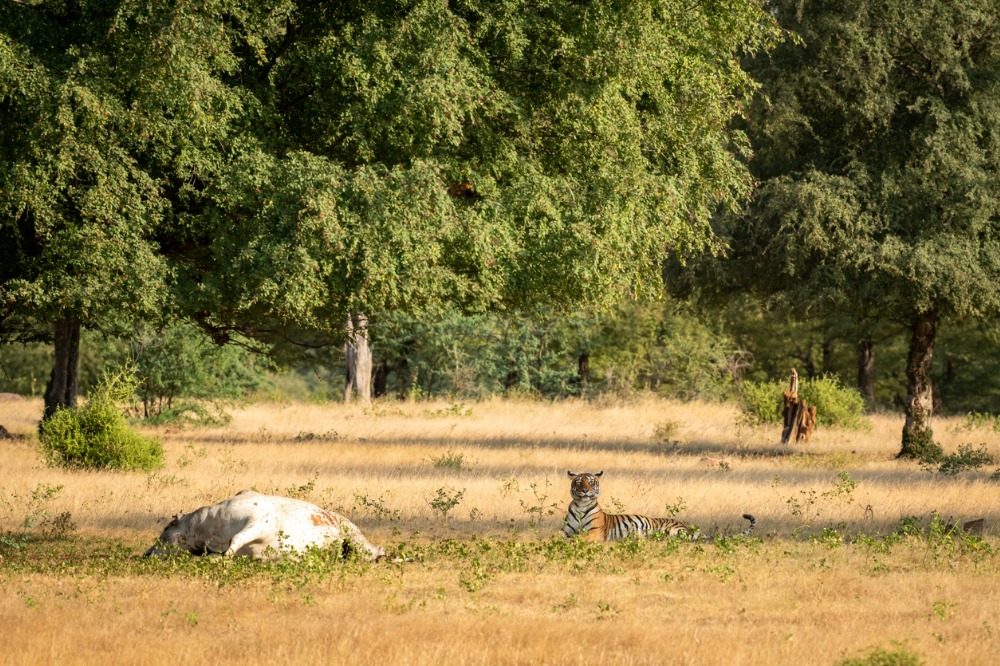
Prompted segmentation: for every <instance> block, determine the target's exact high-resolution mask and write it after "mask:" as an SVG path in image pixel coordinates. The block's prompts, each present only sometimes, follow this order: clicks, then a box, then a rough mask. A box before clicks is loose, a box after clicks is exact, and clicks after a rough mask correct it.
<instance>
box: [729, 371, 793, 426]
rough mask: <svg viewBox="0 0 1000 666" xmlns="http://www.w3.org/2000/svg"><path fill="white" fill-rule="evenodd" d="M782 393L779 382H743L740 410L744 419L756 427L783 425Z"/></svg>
mask: <svg viewBox="0 0 1000 666" xmlns="http://www.w3.org/2000/svg"><path fill="white" fill-rule="evenodd" d="M782 391H784V389H783V388H782V387H781V386H780V385H779V384H778V382H751V381H748V382H743V387H742V389H741V390H740V409H741V410H742V412H743V416H744V418H745V419H746V420H747V421H749V422H751V423H754V424H756V425H766V424H769V423H781V409H782V405H783V402H782V399H781V394H782Z"/></svg>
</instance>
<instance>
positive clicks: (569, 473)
mask: <svg viewBox="0 0 1000 666" xmlns="http://www.w3.org/2000/svg"><path fill="white" fill-rule="evenodd" d="M566 474H567V475H569V477H570V478H573V477H574V476H576V474H574V473H573V472H571V471H569V470H566Z"/></svg>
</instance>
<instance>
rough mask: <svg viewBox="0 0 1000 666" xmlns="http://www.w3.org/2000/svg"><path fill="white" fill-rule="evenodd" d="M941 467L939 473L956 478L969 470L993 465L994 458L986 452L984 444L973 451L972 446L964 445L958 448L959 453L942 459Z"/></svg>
mask: <svg viewBox="0 0 1000 666" xmlns="http://www.w3.org/2000/svg"><path fill="white" fill-rule="evenodd" d="M940 462H941V465H940V466H939V467H938V472H939V473H940V474H944V475H945V476H954V475H956V474H958V473H959V472H962V471H965V470H967V469H979V468H981V467H985V466H986V465H992V464H993V456H992V455H990V453H989V452H988V451H987V450H986V445H985V444H983V445H982V446H980V447H979V448H978V449H973V448H972V444H963V445H962V446H959V447H958V451H957V452H955V453H952V454H951V455H947V456H943V457H942V458H941V461H940Z"/></svg>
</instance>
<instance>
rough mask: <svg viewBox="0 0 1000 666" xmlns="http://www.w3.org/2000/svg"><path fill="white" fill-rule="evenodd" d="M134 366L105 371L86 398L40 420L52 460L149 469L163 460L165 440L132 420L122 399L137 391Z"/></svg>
mask: <svg viewBox="0 0 1000 666" xmlns="http://www.w3.org/2000/svg"><path fill="white" fill-rule="evenodd" d="M135 388H136V379H135V377H134V375H133V374H132V373H131V372H130V371H129V370H122V371H120V372H118V373H117V374H108V375H105V376H104V378H103V379H102V380H101V382H100V383H99V384H98V385H97V387H96V388H95V389H94V390H93V391H92V392H91V394H90V398H89V399H88V400H87V402H86V403H85V404H84V405H83V406H81V407H79V408H77V409H59V410H57V411H56V413H55V414H53V415H52V416H51V417H50V418H48V419H46V420H44V421H43V422H42V424H41V430H40V437H39V441H40V444H41V450H42V453H43V455H44V456H45V458H46V460H47V461H48V462H49V463H50V464H53V465H60V466H63V467H70V468H81V469H118V470H144V471H149V470H153V469H156V468H158V467H160V466H162V464H163V445H162V444H161V443H160V441H159V440H158V439H155V438H152V437H145V436H143V435H141V434H140V433H138V432H137V431H136V430H134V429H133V428H132V427H131V426H129V425H128V423H127V421H126V420H125V416H124V415H123V414H122V411H121V407H120V405H121V404H122V403H126V402H128V401H129V400H130V399H131V398H132V396H133V395H134V394H135Z"/></svg>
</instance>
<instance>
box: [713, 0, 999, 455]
mask: <svg viewBox="0 0 1000 666" xmlns="http://www.w3.org/2000/svg"><path fill="white" fill-rule="evenodd" d="M773 13H774V15H775V16H776V17H777V18H778V19H779V21H780V23H781V24H782V26H783V27H785V28H787V29H789V30H790V31H792V32H794V33H796V34H797V35H798V36H799V37H800V41H798V42H792V41H789V42H786V43H784V44H782V45H781V46H780V47H779V48H778V49H777V50H776V51H775V52H774V53H773V54H772V55H764V56H761V57H758V58H756V59H755V60H754V61H753V62H752V63H751V65H750V66H749V69H750V71H751V72H752V73H753V74H754V75H755V76H756V77H758V79H759V80H760V81H761V84H762V87H763V92H764V93H765V95H766V100H765V99H763V98H762V99H761V100H760V101H759V102H758V103H757V104H755V106H754V107H753V109H752V110H751V112H750V113H749V114H748V115H749V116H750V119H751V120H750V122H749V123H748V133H749V135H750V137H751V142H752V144H753V146H754V150H755V155H754V158H753V160H752V161H751V162H750V164H751V168H752V170H753V172H754V174H755V175H756V176H757V177H758V178H759V179H760V181H761V186H760V188H759V189H758V190H757V192H756V194H755V196H754V199H753V203H752V205H751V206H750V207H749V209H748V210H747V211H746V213H745V214H743V215H740V216H731V217H729V218H727V219H726V220H725V221H724V222H723V224H722V226H721V227H720V228H721V229H722V234H723V235H724V236H725V237H726V238H727V239H728V244H729V247H730V248H731V249H732V263H731V264H729V270H730V271H731V272H730V278H732V276H734V275H735V276H737V277H736V281H737V283H740V284H744V285H750V286H752V287H753V288H755V289H758V290H760V291H766V292H769V293H780V294H783V295H784V296H785V297H787V298H788V299H789V301H790V302H792V303H794V304H795V306H796V307H798V308H800V309H801V311H802V312H810V311H811V312H813V313H817V312H819V311H822V308H824V307H826V308H832V309H839V310H842V311H845V312H849V313H851V314H852V316H853V317H854V318H855V319H856V321H858V322H859V323H861V322H868V324H869V325H871V323H872V322H878V321H886V320H892V321H896V322H900V323H902V324H903V325H904V326H906V327H907V328H909V329H910V330H911V333H912V335H911V343H910V354H909V359H908V361H907V378H908V392H909V397H908V400H907V408H906V410H907V426H906V430H904V438H903V449H902V451H901V453H902V454H904V455H922V453H920V451H921V450H924V449H927V450H933V442H932V440H931V434H930V429H929V419H930V414H931V383H930V379H929V376H928V371H929V369H930V362H931V357H932V352H933V346H934V341H935V337H936V332H937V327H938V325H939V323H940V322H942V321H947V320H948V319H959V320H965V319H977V318H985V317H989V316H995V315H996V313H998V312H1000V282H998V281H997V279H996V277H997V276H998V275H1000V197H998V193H997V188H996V185H997V182H1000V181H998V179H1000V85H998V81H1000V34H998V33H997V30H996V26H997V25H998V22H1000V8H998V6H997V4H996V3H995V2H993V1H992V0H972V1H970V2H963V3H957V4H956V3H950V2H944V1H932V2H924V1H921V2H918V1H916V0H907V1H903V2H896V1H892V2H890V1H888V0H875V1H870V0H848V1H846V2H837V3H828V2H800V1H795V2H791V1H788V2H784V1H779V2H775V3H773ZM920 442H923V443H922V444H921V443H920ZM925 445H926V446H925ZM928 447H929V448H928Z"/></svg>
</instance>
